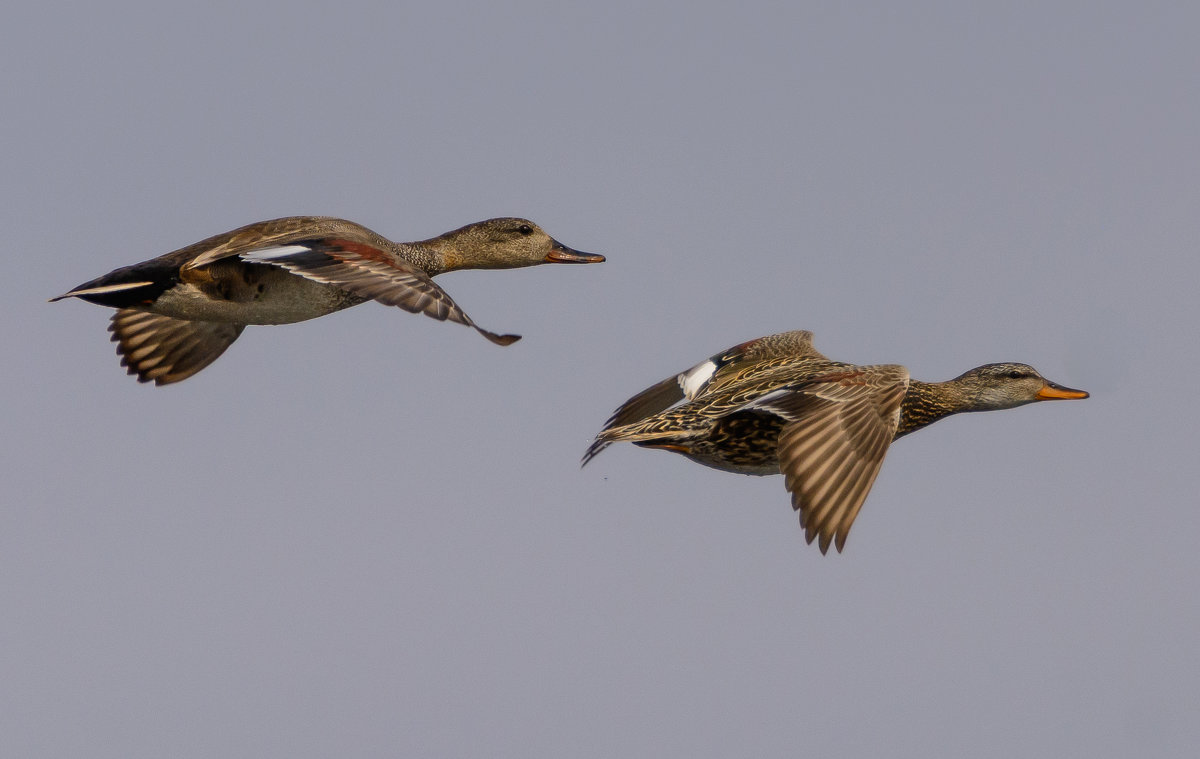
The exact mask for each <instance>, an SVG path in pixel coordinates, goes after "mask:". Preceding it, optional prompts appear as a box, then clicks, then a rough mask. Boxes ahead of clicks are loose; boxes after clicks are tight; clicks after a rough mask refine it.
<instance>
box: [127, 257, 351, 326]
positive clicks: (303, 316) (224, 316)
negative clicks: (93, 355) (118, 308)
mask: <svg viewBox="0 0 1200 759" xmlns="http://www.w3.org/2000/svg"><path fill="white" fill-rule="evenodd" d="M271 268H272V271H267V272H263V274H264V275H265V276H259V277H239V278H237V279H220V280H215V281H211V282H205V283H192V282H180V283H178V284H177V285H175V286H174V287H172V288H171V289H169V290H167V291H166V292H164V293H163V294H162V295H160V296H158V298H157V299H156V300H155V301H154V303H153V304H152V305H150V306H149V307H147V308H146V310H147V311H152V312H154V313H156V314H162V315H163V316H171V317H174V318H176V319H190V320H194V321H213V322H229V323H233V324H291V323H293V322H302V321H305V320H307V319H315V318H317V317H318V316H324V315H326V314H331V313H333V312H334V311H340V310H341V309H343V308H349V307H350V306H357V305H358V304H359V303H363V302H365V301H367V300H368V299H367V298H363V297H360V296H358V295H354V294H352V293H349V292H346V291H345V290H343V289H341V288H340V287H337V286H336V285H329V284H325V283H323V282H314V281H312V280H310V279H305V278H303V277H297V276H295V275H293V274H288V273H286V272H282V271H279V270H278V269H274V267H271ZM275 272H278V274H276V273H275Z"/></svg>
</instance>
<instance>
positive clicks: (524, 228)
mask: <svg viewBox="0 0 1200 759" xmlns="http://www.w3.org/2000/svg"><path fill="white" fill-rule="evenodd" d="M517 231H518V232H520V233H521V234H523V235H531V234H533V227H531V226H529V225H528V224H522V225H521V226H519V227H517Z"/></svg>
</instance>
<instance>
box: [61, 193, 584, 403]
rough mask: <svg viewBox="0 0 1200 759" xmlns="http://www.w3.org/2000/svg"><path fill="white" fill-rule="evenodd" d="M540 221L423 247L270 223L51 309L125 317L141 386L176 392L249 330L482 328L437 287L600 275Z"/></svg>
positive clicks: (510, 221) (120, 321)
mask: <svg viewBox="0 0 1200 759" xmlns="http://www.w3.org/2000/svg"><path fill="white" fill-rule="evenodd" d="M603 260H604V256H601V255H596V254H592V253H581V252H579V251H577V250H572V249H571V248H568V247H567V246H565V245H563V244H562V243H560V242H558V241H557V240H555V239H554V238H552V237H550V235H548V234H546V233H545V232H544V231H542V229H541V228H540V227H539V226H538V225H536V224H534V223H533V222H531V221H527V220H525V219H517V218H499V219H489V220H487V221H481V222H478V223H476V224H468V225H467V226H465V227H462V228H461V229H456V230H454V231H453V232H447V233H446V234H444V235H440V236H438V237H434V238H433V239H430V240H423V241H421V242H392V241H391V240H388V239H387V238H385V237H382V236H380V235H378V234H376V233H375V232H372V231H371V230H369V229H367V228H366V227H364V226H361V225H359V224H355V223H354V222H352V221H346V220H345V219H337V218H333V217H330V216H290V217H287V218H283V219H274V220H272V221H260V222H258V223H256V224H250V225H248V226H245V227H241V228H239V229H235V230H233V231H231V232H226V233H224V234H220V235H216V236H215V237H210V238H208V239H207V240H201V241H200V242H198V243H195V244H194V245H189V246H188V247H186V248H182V249H180V250H177V251H174V252H173V253H167V254H166V255H162V256H159V257H158V258H153V259H151V260H149V261H143V262H142V263H139V264H134V265H132V266H126V267H123V268H121V269H117V270H115V271H112V272H109V273H108V274H105V275H104V276H103V277H100V278H98V279H93V280H92V281H90V282H85V283H84V284H82V285H80V286H79V287H76V288H75V289H74V290H71V291H70V292H68V293H64V294H63V295H59V296H58V297H56V298H51V299H50V300H51V301H56V300H61V299H63V298H80V299H82V300H86V301H88V302H90V303H97V304H99V305H101V306H110V307H112V308H115V309H117V313H116V314H114V315H113V317H112V323H111V324H110V326H109V331H110V332H112V339H113V341H115V342H116V343H117V353H118V354H120V356H121V365H122V366H125V367H128V370H129V373H130V374H134V375H137V378H138V381H140V382H150V381H153V382H154V383H155V384H158V385H166V384H168V383H171V382H178V381H180V380H182V379H187V378H188V377H190V376H192V375H193V374H195V373H196V372H198V371H200V370H201V369H203V368H204V367H206V366H208V365H209V364H211V363H212V362H213V361H215V360H216V359H217V357H219V356H220V355H221V354H222V353H224V352H225V349H226V348H228V347H229V346H230V344H232V343H233V341H234V340H236V339H237V338H238V335H240V334H241V333H242V330H243V329H245V327H246V325H248V324H290V323H292V322H299V321H304V320H306V319H315V318H316V317H318V316H324V315H326V314H331V313H333V312H334V311H339V310H341V309H343V308H348V307H350V306H357V305H358V304H360V303H365V302H367V301H368V300H374V301H378V302H380V303H383V304H384V305H388V306H399V307H400V308H403V309H405V310H406V311H412V312H414V313H422V314H425V315H426V316H430V317H433V318H434V319H438V320H442V321H445V320H449V321H452V322H457V323H459V324H465V325H467V326H469V327H474V328H475V329H476V330H478V331H479V333H480V334H482V335H483V336H484V337H486V338H487V339H488V340H491V341H492V342H494V343H496V344H498V345H510V344H512V343H514V342H516V341H517V340H519V339H520V336H519V335H500V334H496V333H495V332H489V331H488V330H486V329H483V328H482V327H480V326H479V325H477V324H476V323H475V322H474V321H473V320H472V319H471V318H470V317H469V316H467V314H466V313H465V312H464V311H463V310H462V309H461V308H459V307H458V304H456V303H455V302H454V301H453V300H452V299H451V298H450V296H449V295H448V294H447V293H446V291H445V290H443V289H442V288H441V287H439V286H438V285H437V284H436V283H434V281H433V277H435V276H436V275H438V274H442V273H444V272H448V271H454V270H455V269H514V268H518V267H522V266H536V265H538V264H546V263H565V264H580V263H599V262H601V261H603Z"/></svg>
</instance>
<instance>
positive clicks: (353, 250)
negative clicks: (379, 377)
mask: <svg viewBox="0 0 1200 759" xmlns="http://www.w3.org/2000/svg"><path fill="white" fill-rule="evenodd" d="M272 247H275V248H276V249H277V250H278V252H272V250H271V248H272ZM259 254H261V255H259ZM237 255H238V256H239V257H240V258H242V259H243V260H246V261H252V262H255V263H267V264H273V265H275V266H279V267H281V268H283V269H286V270H288V271H290V272H292V273H293V274H297V275H299V276H301V277H305V278H306V279H311V280H313V281H315V282H324V283H326V284H331V285H336V286H338V287H340V288H342V289H344V290H346V291H347V292H351V293H354V294H355V295H359V296H362V297H364V298H370V299H372V300H376V301H378V302H380V303H382V304H384V305H387V306H398V307H400V308H403V309H404V310H406V311H411V312H413V313H420V314H425V315H426V316H429V317H432V318H434V319H437V320H439V321H447V320H449V321H452V322H456V323H458V324H465V325H466V326H468V327H474V328H475V329H476V330H477V331H478V332H479V333H480V334H482V335H483V336H484V337H486V338H487V339H488V340H491V341H492V342H494V343H496V344H498V345H510V344H512V343H514V342H516V341H517V340H519V339H520V335H500V334H497V333H495V332H490V331H488V330H486V329H483V328H482V327H480V326H479V325H477V324H476V323H475V321H474V320H473V319H471V317H469V316H467V314H466V312H465V311H463V310H462V309H461V308H460V307H459V306H458V304H457V303H455V302H454V300H453V299H452V298H451V297H450V295H449V294H448V293H447V292H446V291H445V290H443V289H442V288H441V287H439V286H438V285H437V283H435V282H434V281H433V279H432V278H431V277H430V276H429V275H428V274H426V273H425V272H424V271H423V270H422V269H421V268H419V267H418V266H416V265H415V264H411V263H409V262H407V261H404V260H402V259H400V258H397V257H396V256H395V255H392V254H391V253H390V252H388V251H386V250H384V249H382V248H381V247H379V245H378V244H374V243H368V242H362V241H358V240H351V239H343V238H321V239H311V240H290V241H288V242H287V243H286V244H277V245H275V246H258V247H257V248H255V249H254V250H246V251H242V252H240V253H238V254H237Z"/></svg>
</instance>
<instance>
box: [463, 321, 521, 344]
mask: <svg viewBox="0 0 1200 759" xmlns="http://www.w3.org/2000/svg"><path fill="white" fill-rule="evenodd" d="M472 326H474V325H472ZM475 329H477V330H479V334H481V335H483V336H484V337H486V338H487V339H488V340H491V341H492V342H493V343H495V344H496V345H512V344H513V343H515V342H516V341H518V340H520V339H521V336H520V335H497V334H496V333H495V332H488V331H487V330H486V329H480V328H479V327H478V326H476V327H475Z"/></svg>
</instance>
